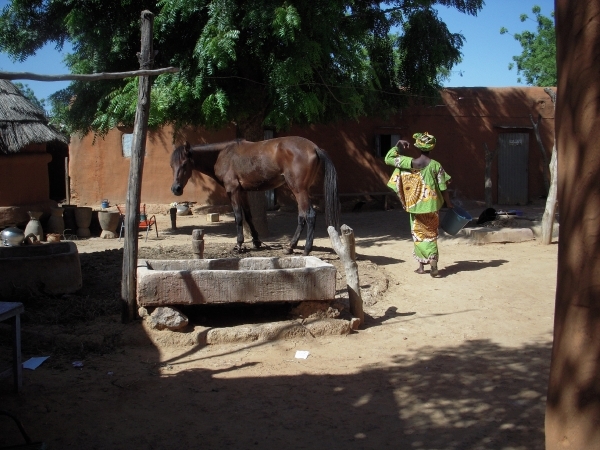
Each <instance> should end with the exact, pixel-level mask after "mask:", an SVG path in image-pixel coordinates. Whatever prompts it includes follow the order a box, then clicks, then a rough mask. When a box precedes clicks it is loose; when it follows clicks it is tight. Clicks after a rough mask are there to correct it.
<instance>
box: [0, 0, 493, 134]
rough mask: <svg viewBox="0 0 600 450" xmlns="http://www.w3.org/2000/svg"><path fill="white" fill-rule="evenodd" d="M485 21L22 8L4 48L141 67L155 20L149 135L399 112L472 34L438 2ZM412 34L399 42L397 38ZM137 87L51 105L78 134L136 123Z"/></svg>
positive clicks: (273, 5)
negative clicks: (151, 17) (143, 19)
mask: <svg viewBox="0 0 600 450" xmlns="http://www.w3.org/2000/svg"><path fill="white" fill-rule="evenodd" d="M434 4H442V5H446V6H450V7H454V8H456V9H457V10H459V11H461V12H464V13H466V14H476V13H477V11H478V10H479V9H480V8H481V6H482V5H483V0H388V1H385V2H383V3H380V2H373V1H370V0H369V1H364V0H351V1H349V0H329V1H327V2H307V1H305V0H244V1H240V0H137V1H135V2H134V1H132V0H86V1H85V2H83V1H82V2H76V1H73V0H52V1H41V0H18V1H13V2H11V3H10V4H9V5H8V6H7V8H5V10H4V11H3V12H2V14H0V49H2V50H4V51H7V52H9V53H10V54H11V55H12V56H13V57H15V58H26V57H27V56H29V55H31V54H33V53H35V51H36V50H37V49H38V48H40V47H41V46H42V45H44V44H45V43H47V42H54V43H56V44H57V45H59V46H60V45H62V43H64V42H65V40H66V39H68V40H69V41H70V43H71V44H72V47H73V52H72V53H71V54H70V55H68V56H67V58H66V64H67V65H68V67H69V69H70V70H71V72H73V73H94V72H115V71H129V70H135V69H137V68H138V67H139V62H138V61H137V57H136V54H137V52H139V51H140V49H139V43H140V39H139V36H140V30H139V18H140V13H141V11H142V10H143V9H148V10H150V11H152V12H153V13H154V14H155V23H154V49H155V51H156V52H157V54H156V56H155V60H154V67H155V68H157V67H166V66H176V67H179V68H180V72H179V73H177V74H167V75H161V76H160V77H157V78H156V79H153V80H152V81H153V85H152V97H151V102H150V108H151V109H150V124H149V126H150V127H155V126H160V125H163V124H171V125H173V126H174V127H175V128H178V127H183V126H187V125H191V126H195V125H202V126H207V127H220V126H223V125H226V124H229V123H231V122H232V121H233V122H235V123H237V124H238V127H239V129H240V130H241V132H242V133H245V132H246V130H251V132H252V133H253V136H254V135H255V134H257V133H256V130H260V129H261V127H263V126H271V127H275V128H277V129H284V128H287V127H289V126H290V125H291V124H294V123H319V122H327V121H331V120H337V119H343V118H357V117H360V116H364V115H378V114H387V113H391V112H394V111H397V110H398V108H401V107H402V106H403V105H404V104H405V103H406V99H407V95H429V94H430V93H431V92H435V91H436V89H437V88H438V87H439V86H440V80H441V79H442V78H443V76H444V74H447V73H448V72H449V70H450V68H451V67H452V66H453V65H454V64H456V62H458V61H459V60H460V48H461V46H462V43H463V38H462V36H461V35H459V34H453V33H451V32H450V31H449V30H448V29H447V27H446V26H445V25H444V24H443V22H441V21H440V20H439V19H438V18H437V16H436V15H435V13H434V12H433V10H432V9H431V5H434ZM398 24H401V25H402V34H401V35H400V36H392V35H390V29H391V27H393V26H396V25H398ZM137 86H138V80H137V79H135V78H131V79H124V80H111V81H101V82H88V83H84V82H73V83H71V85H70V86H69V87H68V88H67V89H65V90H63V91H60V92H57V93H56V94H55V95H53V96H52V98H51V102H52V105H53V114H54V115H55V119H56V121H57V122H59V123H60V124H61V125H62V126H63V127H66V128H67V129H68V130H70V131H78V132H81V133H86V132H89V131H95V132H97V133H105V132H106V131H108V130H109V129H110V128H112V127H114V126H116V125H121V124H123V125H132V124H133V121H134V118H135V110H136V102H137V95H138V94H137Z"/></svg>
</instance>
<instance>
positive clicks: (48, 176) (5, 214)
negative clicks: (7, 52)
mask: <svg viewBox="0 0 600 450" xmlns="http://www.w3.org/2000/svg"><path fill="white" fill-rule="evenodd" d="M67 155H68V146H67V139H66V137H65V136H63V135H61V134H60V133H58V132H57V131H55V130H54V129H52V128H51V127H49V126H48V121H47V120H46V117H45V115H44V111H42V110H40V109H39V108H38V107H36V106H35V105H33V104H32V103H31V102H30V101H29V100H27V99H26V98H25V97H24V96H23V95H22V94H21V92H20V91H19V90H18V89H17V87H16V86H15V85H14V84H12V83H11V82H10V81H7V80H0V228H4V227H8V226H16V225H24V224H26V223H27V221H28V220H29V215H28V214H27V211H42V212H43V213H46V214H49V213H50V209H51V208H52V207H56V206H57V200H58V201H60V200H62V199H64V198H65V197H64V194H65V191H66V187H65V178H64V173H65V169H64V167H65V159H64V157H65V156H67Z"/></svg>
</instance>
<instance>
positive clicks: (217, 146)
mask: <svg viewBox="0 0 600 450" xmlns="http://www.w3.org/2000/svg"><path fill="white" fill-rule="evenodd" d="M241 142H244V140H243V139H234V140H232V141H225V142H215V143H214V144H197V145H192V146H191V147H190V150H192V151H196V150H197V151H201V152H203V151H204V152H210V151H220V150H224V149H225V148H227V147H229V146H230V145H233V144H239V143H241Z"/></svg>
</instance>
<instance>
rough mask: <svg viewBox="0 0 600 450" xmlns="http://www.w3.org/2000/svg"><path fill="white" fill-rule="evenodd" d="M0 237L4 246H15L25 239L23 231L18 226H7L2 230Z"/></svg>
mask: <svg viewBox="0 0 600 450" xmlns="http://www.w3.org/2000/svg"><path fill="white" fill-rule="evenodd" d="M0 239H1V240H2V245H3V246H4V247H17V246H19V245H21V244H22V243H23V241H24V240H25V233H24V232H23V230H21V229H19V228H15V227H9V228H5V229H4V230H2V232H1V233H0Z"/></svg>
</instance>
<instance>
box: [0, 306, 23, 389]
mask: <svg viewBox="0 0 600 450" xmlns="http://www.w3.org/2000/svg"><path fill="white" fill-rule="evenodd" d="M23 312H25V308H24V307H23V303H18V302H0V322H3V321H5V320H10V321H11V325H12V333H11V334H12V340H13V361H12V362H13V367H12V368H8V369H6V370H4V371H3V372H0V378H4V377H7V376H9V375H10V374H11V372H12V375H13V380H14V383H15V391H16V392H20V391H21V388H22V387H23V363H22V362H21V314H22V313H23Z"/></svg>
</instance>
